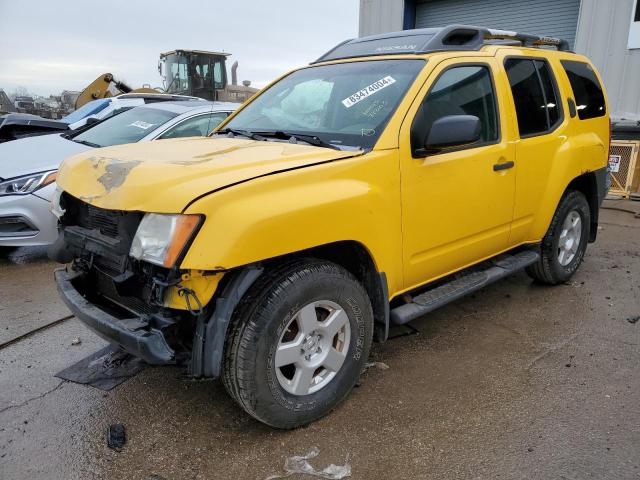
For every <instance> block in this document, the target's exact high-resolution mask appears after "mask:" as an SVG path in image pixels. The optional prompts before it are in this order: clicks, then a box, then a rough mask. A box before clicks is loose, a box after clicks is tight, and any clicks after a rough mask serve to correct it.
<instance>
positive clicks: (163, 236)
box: [129, 213, 202, 267]
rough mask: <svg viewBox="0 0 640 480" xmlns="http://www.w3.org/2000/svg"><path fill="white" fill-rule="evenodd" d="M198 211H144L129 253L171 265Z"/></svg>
mask: <svg viewBox="0 0 640 480" xmlns="http://www.w3.org/2000/svg"><path fill="white" fill-rule="evenodd" d="M201 219H202V217H201V216H200V215H166V214H162V213H147V214H146V215H145V216H144V217H143V219H142V221H141V222H140V225H138V230H137V231H136V235H135V237H133V242H132V243H131V250H130V251H129V255H131V256H132V257H133V258H136V259H138V260H146V261H147V262H151V263H155V264H156V265H161V266H163V267H172V266H173V265H174V264H175V263H176V260H177V259H178V256H179V255H180V253H182V251H183V249H184V247H185V246H186V244H187V242H188V241H189V240H191V238H192V237H193V234H194V232H195V230H196V228H197V227H198V225H199V224H200V221H201Z"/></svg>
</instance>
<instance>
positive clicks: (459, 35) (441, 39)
mask: <svg viewBox="0 0 640 480" xmlns="http://www.w3.org/2000/svg"><path fill="white" fill-rule="evenodd" d="M496 41H497V42H496ZM514 42H517V43H515V44H519V45H522V46H523V47H542V46H545V47H546V46H549V47H556V48H557V49H558V50H561V51H569V50H570V47H569V42H567V41H566V40H562V39H560V38H551V37H541V36H538V35H530V34H527V33H518V32H512V31H508V30H495V29H490V28H485V27H474V26H472V25H449V26H446V27H442V28H421V29H415V30H403V31H401V32H391V33H384V34H381V35H371V36H368V37H362V38H352V39H350V40H346V41H344V42H342V43H339V44H338V45H336V46H335V47H333V48H332V49H331V50H329V51H328V52H327V53H325V54H324V55H322V56H321V57H320V58H318V59H317V60H316V61H315V62H312V64H314V63H320V62H326V61H328V60H338V59H344V58H355V57H364V56H372V55H390V54H407V53H408V54H412V53H414V54H421V53H432V52H441V51H450V50H480V48H482V47H483V46H484V45H487V44H491V43H494V44H495V43H507V44H514Z"/></svg>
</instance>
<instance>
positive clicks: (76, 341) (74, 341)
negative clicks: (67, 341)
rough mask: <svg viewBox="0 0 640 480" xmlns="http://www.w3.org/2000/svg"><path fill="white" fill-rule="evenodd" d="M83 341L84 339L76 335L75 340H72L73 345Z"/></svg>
mask: <svg viewBox="0 0 640 480" xmlns="http://www.w3.org/2000/svg"><path fill="white" fill-rule="evenodd" d="M81 343H82V340H80V337H75V338H74V339H73V340H71V345H80V344H81Z"/></svg>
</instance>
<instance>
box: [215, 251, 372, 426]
mask: <svg viewBox="0 0 640 480" xmlns="http://www.w3.org/2000/svg"><path fill="white" fill-rule="evenodd" d="M372 334H373V312H372V309H371V302H370V300H369V298H368V296H367V293H366V291H365V290H364V288H363V287H362V286H361V285H360V283H359V282H358V281H357V280H356V279H355V278H354V277H353V275H351V274H350V273H349V272H348V271H346V270H345V269H344V268H342V267H340V266H339V265H336V264H333V263H330V262H324V261H320V260H315V259H303V260H300V261H296V262H294V263H290V264H287V265H284V266H281V267H279V268H276V269H275V270H273V271H268V272H265V273H264V274H263V276H262V277H261V278H259V279H258V280H257V282H256V284H255V285H254V286H253V287H252V288H251V289H250V291H249V292H248V293H247V295H245V298H243V300H242V302H241V303H240V305H239V306H238V309H237V311H236V314H234V318H233V320H232V326H231V327H230V334H229V336H228V338H227V342H226V347H225V360H224V373H223V382H224V384H225V387H226V389H227V391H228V392H229V394H230V395H231V396H232V397H233V398H234V399H235V400H236V402H237V403H238V404H239V405H240V406H241V407H242V408H243V409H244V410H246V411H247V412H248V413H249V414H251V415H252V416H253V417H255V418H256V419H258V420H260V421H261V422H264V423H266V424H268V425H271V426H273V427H276V428H295V427H298V426H301V425H305V424H308V423H310V422H312V421H314V420H316V419H318V418H320V417H322V416H324V415H326V414H327V413H328V412H329V411H331V410H332V409H333V408H334V407H335V406H336V405H337V404H338V403H340V402H341V401H342V400H343V399H344V398H345V397H346V396H347V394H348V393H349V392H350V391H351V389H352V388H353V386H354V384H355V383H356V381H357V380H358V376H359V375H360V372H361V371H362V369H363V366H364V363H365V361H366V359H367V356H368V354H369V348H370V345H371V338H372Z"/></svg>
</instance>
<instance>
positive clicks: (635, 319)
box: [627, 315, 640, 325]
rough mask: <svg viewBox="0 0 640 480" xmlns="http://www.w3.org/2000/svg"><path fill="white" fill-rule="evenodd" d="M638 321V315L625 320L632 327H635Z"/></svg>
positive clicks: (639, 316) (639, 319)
mask: <svg viewBox="0 0 640 480" xmlns="http://www.w3.org/2000/svg"><path fill="white" fill-rule="evenodd" d="M638 321H640V315H635V316H632V317H629V318H627V322H629V323H630V324H632V325H635V324H636V323H638Z"/></svg>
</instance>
